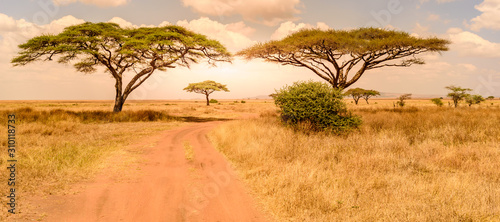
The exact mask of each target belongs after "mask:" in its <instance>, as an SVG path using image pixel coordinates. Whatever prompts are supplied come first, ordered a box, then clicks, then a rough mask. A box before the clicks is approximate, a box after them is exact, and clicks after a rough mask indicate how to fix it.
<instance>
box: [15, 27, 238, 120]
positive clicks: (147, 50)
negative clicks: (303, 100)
mask: <svg viewBox="0 0 500 222" xmlns="http://www.w3.org/2000/svg"><path fill="white" fill-rule="evenodd" d="M19 48H20V49H21V51H20V52H19V55H18V56H17V57H15V58H14V59H12V63H13V64H14V66H19V65H26V64H29V63H32V62H35V61H38V60H42V61H51V60H53V59H55V58H57V61H58V62H59V63H70V62H72V61H76V62H75V63H73V65H74V67H75V69H76V70H77V71H79V72H83V73H93V72H95V71H96V70H97V68H98V67H104V68H105V70H106V71H107V72H108V73H110V74H111V76H112V77H113V78H114V79H115V89H116V97H115V104H114V108H113V111H114V112H120V111H121V110H122V107H123V104H124V103H125V100H126V99H127V97H128V96H129V95H130V93H131V92H132V91H134V90H135V89H136V88H137V87H139V86H140V85H141V84H142V83H144V81H146V80H147V79H148V78H149V77H151V75H153V73H154V72H155V71H156V70H159V71H166V70H167V69H168V68H175V67H176V65H179V66H185V67H188V68H189V65H190V63H196V62H198V60H199V59H204V58H205V59H208V63H210V64H214V63H215V62H218V61H227V62H229V61H230V56H231V55H230V53H229V52H228V51H227V50H226V48H225V47H224V46H223V45H222V44H221V43H219V42H218V41H216V40H211V39H208V38H207V37H205V36H204V35H201V34H197V33H194V32H191V31H189V30H187V29H185V28H182V27H180V26H175V25H169V26H164V27H142V28H121V27H120V26H119V25H117V24H115V23H91V22H86V23H83V24H80V25H74V26H69V27H67V28H65V29H64V31H63V32H61V33H59V34H58V35H42V36H37V37H34V38H32V39H30V40H28V41H27V42H26V43H24V44H21V45H19ZM125 74H131V77H132V78H131V79H130V81H129V82H128V83H124V82H123V79H124V75H125ZM125 84H126V85H125Z"/></svg>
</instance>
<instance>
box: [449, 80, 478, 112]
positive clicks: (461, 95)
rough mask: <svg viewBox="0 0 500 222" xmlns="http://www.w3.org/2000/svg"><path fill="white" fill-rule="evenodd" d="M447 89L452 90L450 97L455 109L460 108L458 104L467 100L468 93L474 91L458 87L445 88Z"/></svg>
mask: <svg viewBox="0 0 500 222" xmlns="http://www.w3.org/2000/svg"><path fill="white" fill-rule="evenodd" d="M445 88H446V89H448V90H450V91H451V92H449V93H448V97H450V98H451V99H452V100H453V104H454V105H455V108H457V107H458V103H459V102H460V101H461V100H463V99H465V97H467V95H469V94H468V93H467V92H469V91H472V89H469V88H462V87H458V86H453V85H451V86H447V87H445Z"/></svg>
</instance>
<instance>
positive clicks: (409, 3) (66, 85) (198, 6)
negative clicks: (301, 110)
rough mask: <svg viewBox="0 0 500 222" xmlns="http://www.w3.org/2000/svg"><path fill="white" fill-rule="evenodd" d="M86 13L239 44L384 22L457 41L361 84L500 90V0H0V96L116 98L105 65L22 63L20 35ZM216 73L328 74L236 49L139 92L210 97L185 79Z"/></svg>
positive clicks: (403, 89) (284, 78) (240, 92)
mask: <svg viewBox="0 0 500 222" xmlns="http://www.w3.org/2000/svg"><path fill="white" fill-rule="evenodd" d="M84 21H90V22H103V21H111V22H115V23H118V24H120V25H121V26H132V27H137V26H161V25H165V24H176V25H181V26H184V27H186V28H189V29H191V30H193V31H196V32H199V33H202V34H205V35H207V36H208V37H210V38H213V39H217V40H219V41H220V42H222V43H223V44H224V45H226V47H227V48H228V49H229V50H230V51H232V52H237V51H238V50H241V49H243V48H245V47H248V46H251V45H252V44H255V43H257V42H263V41H269V40H271V39H280V38H283V37H285V36H286V35H288V34H290V33H292V32H294V31H297V30H300V29H301V28H312V27H314V28H321V29H327V28H333V29H352V28H357V27H366V26H375V27H381V28H387V29H396V30H403V31H406V32H409V33H412V34H414V35H418V36H421V37H428V36H438V37H441V38H446V39H449V40H451V41H452V42H453V44H452V45H451V46H450V48H451V50H450V51H448V52H445V53H442V54H441V55H440V54H427V55H425V56H424V58H425V60H426V64H425V65H419V66H413V67H410V68H382V69H376V70H370V71H368V72H367V73H365V74H364V76H363V77H362V78H361V79H360V80H359V81H358V82H357V83H356V84H354V87H362V88H370V89H376V90H379V91H381V92H390V93H413V94H432V95H444V94H446V90H445V89H444V87H445V86H447V85H451V84H455V85H459V86H462V87H468V88H472V89H474V90H475V93H479V94H482V95H484V96H489V95H494V96H497V97H499V96H500V66H499V64H500V0H370V1H366V0H351V1H340V0H328V1H327V0H322V1H320V0H253V1H243V0H163V1H159V0H142V1H139V0H0V52H1V53H0V70H1V73H0V100H14V99H15V100H18V99H20V100H32V99H65V100H76V99H110V100H112V99H113V98H114V80H113V79H112V78H111V77H110V76H109V74H105V73H102V72H97V73H94V74H82V73H77V72H76V71H75V70H74V69H73V68H72V66H71V65H61V64H58V63H56V62H44V63H41V62H39V63H34V64H30V65H27V66H23V67H12V65H11V64H10V63H9V62H10V60H11V59H12V58H13V57H14V56H15V55H16V53H17V52H18V49H17V45H19V44H21V43H23V42H25V41H26V40H28V39H29V38H31V37H34V36H37V35H40V34H46V33H53V34H57V33H59V32H61V31H62V30H63V29H64V27H66V26H70V25H75V24H79V23H82V22H84ZM209 79H210V80H215V81H217V82H221V83H224V84H227V85H228V88H229V89H230V90H231V92H229V93H222V92H219V93H216V94H214V95H213V96H214V97H215V98H221V99H224V98H227V99H229V98H234V99H238V98H247V97H254V96H259V95H268V94H270V93H272V92H274V89H277V88H281V87H282V86H284V85H286V84H291V83H293V82H294V81H298V80H309V79H313V80H319V79H318V78H317V77H315V76H314V74H313V73H312V72H311V71H309V70H307V69H303V68H297V67H288V66H281V65H278V64H272V63H266V62H263V61H260V60H253V61H244V60H241V59H238V58H236V59H235V60H234V61H233V63H232V64H220V65H218V67H216V68H213V67H209V66H208V65H206V64H204V63H200V64H197V65H194V66H192V67H191V69H187V68H182V67H178V68H175V69H170V70H168V71H167V72H163V73H162V72H157V73H155V76H154V78H151V79H149V80H148V81H147V82H145V84H144V85H143V86H141V87H140V88H138V89H137V90H136V91H135V92H134V93H132V94H133V95H131V97H130V98H131V99H191V98H200V96H198V95H196V94H190V93H187V92H184V91H183V90H182V89H183V88H184V87H185V86H187V85H188V83H191V82H200V81H204V80H209Z"/></svg>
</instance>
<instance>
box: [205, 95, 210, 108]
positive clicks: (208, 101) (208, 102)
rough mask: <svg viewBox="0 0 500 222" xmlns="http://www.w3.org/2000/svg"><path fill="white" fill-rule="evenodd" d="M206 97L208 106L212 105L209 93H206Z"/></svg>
mask: <svg viewBox="0 0 500 222" xmlns="http://www.w3.org/2000/svg"><path fill="white" fill-rule="evenodd" d="M205 97H206V98H207V106H210V100H208V93H205Z"/></svg>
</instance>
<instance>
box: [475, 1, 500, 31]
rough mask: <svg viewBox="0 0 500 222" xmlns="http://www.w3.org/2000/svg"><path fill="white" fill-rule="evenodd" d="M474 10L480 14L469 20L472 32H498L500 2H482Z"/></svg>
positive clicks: (499, 26)
mask: <svg viewBox="0 0 500 222" xmlns="http://www.w3.org/2000/svg"><path fill="white" fill-rule="evenodd" d="M475 8H476V9H477V10H479V11H480V12H482V14H481V15H479V16H477V17H475V18H473V19H472V20H471V22H472V24H471V25H470V28H471V29H472V30H474V31H479V30H481V29H493V30H500V0H484V2H483V3H481V4H479V5H476V6H475Z"/></svg>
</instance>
